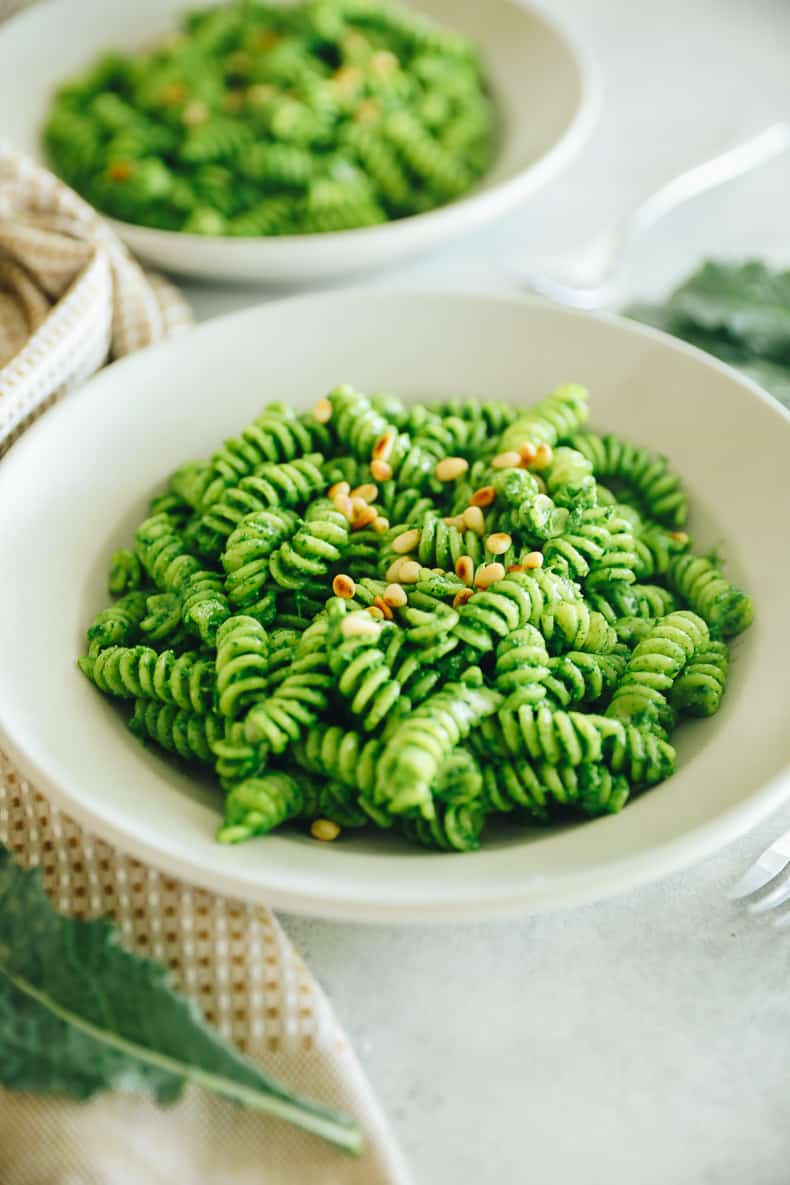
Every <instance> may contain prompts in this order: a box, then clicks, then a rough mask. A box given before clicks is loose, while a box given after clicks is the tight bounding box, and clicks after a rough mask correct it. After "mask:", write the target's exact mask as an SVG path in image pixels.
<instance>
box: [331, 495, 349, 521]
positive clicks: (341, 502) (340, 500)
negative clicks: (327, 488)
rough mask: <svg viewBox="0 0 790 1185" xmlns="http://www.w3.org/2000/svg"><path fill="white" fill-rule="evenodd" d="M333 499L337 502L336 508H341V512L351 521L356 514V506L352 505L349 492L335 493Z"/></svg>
mask: <svg viewBox="0 0 790 1185" xmlns="http://www.w3.org/2000/svg"><path fill="white" fill-rule="evenodd" d="M332 501H333V502H334V504H335V508H336V509H337V510H339V511H340V513H341V514H344V515H345V516H346V518H347V519H348V521H349V522H351V519H352V517H353V515H354V507H353V506H352V505H351V499H350V498H349V496H348V494H335V496H334V498H333V499H332Z"/></svg>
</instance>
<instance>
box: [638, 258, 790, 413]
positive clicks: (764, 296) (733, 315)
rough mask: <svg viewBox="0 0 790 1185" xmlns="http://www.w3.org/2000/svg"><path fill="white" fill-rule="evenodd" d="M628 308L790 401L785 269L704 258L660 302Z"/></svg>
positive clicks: (789, 295) (789, 281) (789, 288)
mask: <svg viewBox="0 0 790 1185" xmlns="http://www.w3.org/2000/svg"><path fill="white" fill-rule="evenodd" d="M628 312H629V315H630V316H632V317H635V318H636V319H637V320H640V321H645V322H647V323H649V324H651V325H656V326H657V327H658V328H659V329H664V330H665V331H666V332H667V333H672V334H674V335H675V336H676V337H680V338H683V340H684V341H687V342H690V343H691V344H692V345H694V346H698V347H699V348H700V349H702V350H706V351H707V352H708V353H710V354H713V355H715V356H716V357H717V358H720V359H721V360H722V361H723V362H727V363H729V365H731V366H735V367H737V368H738V369H739V370H742V371H743V373H744V374H746V375H747V376H748V377H749V378H751V379H752V380H753V381H754V382H756V383H758V384H759V385H760V386H761V387H764V388H765V389H766V390H767V391H768V392H770V394H772V395H773V396H774V397H775V398H776V399H778V400H779V401H780V402H781V403H783V404H784V405H785V406H786V407H790V272H779V271H772V270H771V269H770V268H768V267H766V266H765V264H763V263H759V262H755V261H752V262H750V263H742V264H731V263H719V262H716V261H709V262H707V263H704V264H703V265H702V267H701V268H699V270H698V271H696V272H694V273H693V275H691V276H689V278H688V279H687V280H685V281H684V282H683V283H682V284H681V285H680V287H679V288H676V289H675V291H674V292H673V293H672V295H671V296H670V297H669V299H668V300H667V302H666V304H664V305H661V306H634V307H633V308H632V309H629V310H628Z"/></svg>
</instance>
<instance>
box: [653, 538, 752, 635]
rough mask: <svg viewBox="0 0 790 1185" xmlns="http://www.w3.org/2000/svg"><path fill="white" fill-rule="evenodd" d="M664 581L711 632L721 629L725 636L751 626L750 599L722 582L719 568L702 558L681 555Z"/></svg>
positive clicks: (733, 586) (725, 582)
mask: <svg viewBox="0 0 790 1185" xmlns="http://www.w3.org/2000/svg"><path fill="white" fill-rule="evenodd" d="M667 581H668V583H669V586H670V588H671V589H672V590H673V591H674V592H676V593H677V594H678V595H679V596H681V597H683V599H684V600H685V601H687V602H688V603H689V605H691V607H692V609H694V610H695V611H696V612H697V613H699V614H700V615H701V616H702V617H704V618H705V620H706V622H707V623H708V625H709V626H710V627H711V629H715V630H720V631H721V633H722V634H724V636H725V637H730V636H731V635H732V634H740V633H741V632H742V631H743V630H745V629H746V628H747V626H749V625H751V623H752V619H753V617H754V605H753V604H752V601H751V598H750V597H747V596H746V594H745V593H743V592H741V590H740V589H739V588H736V587H735V585H733V584H730V583H729V581H728V580H725V578H724V577H723V576H722V574H721V572H720V571H719V569H718V567H717V566H716V565H715V564H714V563H713V562H712V561H711V560H709V559H706V558H705V557H704V556H701V555H683V556H679V557H678V558H677V559H675V560H673V561H672V563H671V564H670V565H669V570H668V572H667Z"/></svg>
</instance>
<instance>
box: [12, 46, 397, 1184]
mask: <svg viewBox="0 0 790 1185" xmlns="http://www.w3.org/2000/svg"><path fill="white" fill-rule="evenodd" d="M0 35H2V34H0ZM189 319H190V317H189V310H188V307H187V305H186V304H185V302H184V300H183V298H182V297H181V295H180V294H179V293H178V291H177V290H176V289H175V288H174V287H172V286H171V285H170V284H169V283H167V282H166V281H165V280H163V279H161V278H160V277H156V276H152V275H148V274H146V273H145V272H143V270H142V269H141V268H140V266H139V265H138V264H137V263H136V262H135V260H134V259H132V257H131V256H130V255H129V253H128V252H127V250H126V248H125V247H124V246H123V245H122V244H121V243H120V241H119V240H118V239H117V238H116V236H115V235H114V234H113V233H112V231H111V230H110V229H109V227H107V226H106V225H105V224H104V223H103V222H102V221H101V219H100V218H99V217H98V215H97V214H96V213H95V212H94V211H93V210H92V209H91V207H90V206H88V205H86V203H85V202H83V201H82V199H80V198H79V197H77V195H76V194H74V193H73V192H72V191H71V190H69V189H68V188H67V187H66V186H64V185H63V184H62V183H61V182H60V181H58V180H57V178H55V177H54V176H53V175H52V174H51V173H48V172H47V171H46V170H45V169H42V168H40V167H39V166H37V165H36V164H34V163H33V162H32V161H30V160H27V159H25V158H23V157H21V156H20V155H19V154H17V153H16V152H14V151H12V150H11V149H8V148H0V455H1V454H2V453H3V451H4V450H5V449H7V448H8V447H9V446H10V445H11V443H12V441H13V440H14V439H15V438H16V437H17V436H18V435H19V434H20V433H21V432H22V431H23V430H24V429H25V427H26V426H27V425H28V424H29V423H30V422H31V421H32V420H33V419H34V418H35V417H36V416H37V415H39V414H40V413H42V412H43V411H44V410H45V409H46V408H47V407H48V406H49V405H50V404H51V403H52V402H53V401H54V400H56V399H57V398H59V396H61V395H62V394H63V393H64V392H66V391H68V390H69V389H70V388H72V387H74V386H76V385H77V384H79V383H80V382H81V381H82V380H84V379H86V378H87V377H88V376H89V375H90V374H91V373H92V372H93V371H95V370H96V369H98V368H99V367H100V366H102V365H103V364H104V363H105V362H108V361H112V360H113V359H114V358H117V357H120V356H121V355H123V354H127V353H129V352H130V351H132V350H135V349H139V348H141V347H142V346H146V345H148V344H150V343H152V342H155V341H157V340H159V339H160V338H162V337H165V336H166V335H168V334H170V333H172V332H174V331H175V330H177V329H181V328H184V327H185V326H186V325H188V323H189ZM0 465H2V460H0ZM33 476H34V475H31V479H32V478H33ZM6 578H8V577H6ZM11 578H13V577H11ZM0 842H2V843H3V844H4V845H5V846H6V847H8V848H9V849H10V850H11V851H12V853H13V854H14V855H15V857H16V859H17V860H18V861H19V862H20V863H21V864H22V865H24V866H25V867H28V866H31V865H39V866H40V867H41V870H42V876H43V882H44V886H45V888H46V890H47V892H48V893H49V894H50V896H51V898H52V900H53V902H54V904H55V906H56V907H57V908H58V909H59V910H60V911H61V912H63V913H66V914H69V915H71V916H78V917H95V916H97V915H100V914H109V915H110V916H111V917H112V918H114V920H115V921H116V923H117V924H118V926H119V928H120V933H121V939H122V941H123V942H124V943H125V944H126V945H127V946H128V947H129V948H130V949H133V950H135V951H137V952H138V953H142V954H146V955H150V956H152V957H153V958H156V959H158V960H159V961H160V962H162V963H163V964H164V965H165V966H167V967H169V968H170V971H171V973H172V976H173V978H174V981H175V983H176V984H177V986H179V987H180V988H181V989H182V990H183V991H185V992H187V993H188V994H189V995H191V996H192V997H193V998H194V999H195V1000H196V1001H197V1002H198V1004H199V1005H200V1007H201V1008H202V1010H203V1012H204V1014H205V1015H206V1017H207V1019H208V1020H209V1021H210V1022H212V1023H214V1024H215V1025H216V1026H217V1028H218V1029H219V1030H220V1031H221V1032H222V1033H223V1035H225V1036H226V1037H227V1038H229V1039H230V1040H233V1041H235V1042H236V1044H237V1045H238V1046H239V1047H240V1048H241V1049H243V1050H244V1051H245V1052H246V1053H247V1054H248V1055H249V1056H250V1057H253V1058H256V1059H260V1060H261V1061H262V1063H263V1064H264V1065H265V1067H266V1069H267V1070H268V1071H269V1072H270V1073H271V1074H272V1075H273V1076H274V1077H276V1078H279V1079H280V1080H282V1081H283V1082H284V1083H285V1084H286V1085H287V1086H289V1087H290V1088H292V1089H293V1090H295V1091H297V1092H299V1093H301V1094H304V1095H307V1096H310V1097H312V1098H315V1099H318V1100H319V1101H321V1102H324V1103H327V1104H329V1105H331V1106H333V1107H335V1108H336V1109H338V1110H343V1111H347V1112H350V1113H352V1114H353V1115H354V1116H355V1117H356V1119H357V1120H358V1122H359V1124H360V1126H361V1127H362V1129H363V1133H364V1137H365V1141H366V1146H365V1151H364V1152H363V1154H362V1156H361V1157H359V1158H358V1159H353V1158H350V1157H348V1156H346V1155H344V1154H343V1153H341V1152H338V1151H337V1150H336V1149H334V1148H333V1147H330V1146H328V1145H326V1144H324V1143H322V1142H321V1141H320V1140H319V1139H318V1138H317V1137H315V1136H311V1135H308V1134H305V1133H304V1132H302V1131H298V1130H297V1129H295V1128H293V1127H290V1126H289V1125H288V1124H286V1123H284V1122H282V1121H278V1120H273V1119H270V1118H267V1117H264V1116H261V1115H260V1114H257V1113H252V1112H248V1111H244V1110H242V1109H241V1108H237V1107H234V1106H233V1105H231V1104H228V1103H226V1102H223V1101H221V1100H219V1099H217V1098H215V1097H213V1096H208V1095H205V1094H203V1093H201V1092H199V1091H195V1090H193V1091H190V1092H188V1094H187V1095H186V1097H185V1099H184V1101H183V1102H181V1103H180V1104H178V1106H176V1107H175V1108H172V1109H160V1108H158V1107H157V1106H156V1105H155V1104H153V1103H150V1102H147V1101H144V1100H140V1099H136V1098H131V1097H126V1096H123V1095H113V1096H110V1097H105V1098H99V1099H97V1100H96V1101H94V1102H91V1103H71V1102H66V1101H63V1100H57V1099H54V1098H50V1097H31V1096H19V1095H12V1094H9V1093H3V1092H0V1185H408V1182H409V1180H410V1178H409V1174H408V1170H407V1168H406V1166H405V1165H404V1163H403V1161H402V1158H401V1155H400V1152H399V1150H398V1147H397V1145H396V1143H395V1141H394V1139H393V1136H392V1134H391V1132H390V1130H389V1127H388V1125H387V1122H386V1120H385V1118H384V1116H383V1115H382V1113H381V1111H380V1108H379V1106H378V1103H377V1101H376V1099H375V1096H374V1094H373V1092H372V1090H371V1088H370V1085H369V1083H368V1082H367V1080H366V1078H365V1075H364V1073H363V1071H362V1069H361V1067H360V1065H359V1063H358V1062H357V1060H356V1057H355V1055H354V1053H353V1050H352V1049H351V1047H350V1045H349V1042H348V1040H347V1039H346V1037H345V1035H344V1033H343V1031H342V1028H341V1026H340V1024H339V1022H338V1020H337V1018H336V1016H335V1014H334V1012H333V1010H332V1008H331V1006H330V1004H329V1002H328V1000H327V998H326V996H325V995H324V994H323V992H322V991H321V989H320V987H319V986H318V984H317V983H316V981H315V979H314V978H313V976H312V975H311V974H310V972H309V970H308V969H307V968H306V967H305V965H304V963H303V962H302V960H301V959H300V957H299V955H298V954H297V953H296V951H295V950H294V948H293V946H292V945H291V943H290V942H289V940H288V938H287V936H286V935H285V933H284V932H283V930H282V928H281V927H280V925H279V923H278V922H277V920H276V919H275V918H274V917H273V916H272V914H271V913H269V912H268V911H267V910H265V909H262V908H260V907H257V906H250V905H247V904H245V903H243V902H239V901H232V900H228V899H226V898H223V897H219V896H214V895H212V894H210V893H206V892H203V891H201V890H199V889H197V888H194V887H192V886H190V885H188V884H184V883H183V882H180V881H177V880H175V879H174V878H170V877H167V876H164V875H162V874H160V873H159V872H157V871H155V870H154V869H153V868H149V867H146V866H145V865H143V864H141V863H139V862H138V861H136V860H133V859H131V858H130V857H128V856H126V855H124V854H123V853H122V852H120V851H118V850H116V849H114V848H113V847H111V846H110V845H109V844H106V843H104V842H102V841H101V840H100V839H98V838H95V837H93V836H91V835H89V834H87V833H86V832H84V831H83V830H82V829H81V828H80V827H79V826H78V825H77V824H76V823H74V822H72V821H71V820H70V819H68V818H67V817H66V816H64V815H62V814H61V813H60V812H59V811H58V810H57V808H56V807H55V806H54V805H52V804H51V803H49V802H47V800H46V799H45V798H44V796H43V795H41V794H40V793H39V792H38V791H37V789H36V788H35V787H34V786H33V785H32V784H31V783H30V782H29V781H27V780H26V779H25V777H24V776H23V775H22V773H21V771H20V770H19V769H17V768H15V766H14V764H13V763H12V762H11V761H10V759H9V758H8V757H7V756H6V755H5V754H4V753H3V752H2V751H0ZM360 973H361V969H360Z"/></svg>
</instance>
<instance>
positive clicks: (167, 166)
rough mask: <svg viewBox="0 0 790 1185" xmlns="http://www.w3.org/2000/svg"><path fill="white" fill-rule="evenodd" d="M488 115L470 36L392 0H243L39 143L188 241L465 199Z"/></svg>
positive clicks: (368, 219)
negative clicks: (273, 2)
mask: <svg viewBox="0 0 790 1185" xmlns="http://www.w3.org/2000/svg"><path fill="white" fill-rule="evenodd" d="M493 139H494V137H493V119H492V113H491V104H490V101H489V99H488V95H487V91H486V84H485V80H484V77H483V72H482V68H481V64H480V61H479V58H478V54H477V52H476V49H475V47H474V46H473V45H472V44H471V43H470V42H469V41H468V40H467V39H466V38H463V37H461V36H460V35H459V34H457V33H454V32H452V31H450V30H447V29H444V28H442V27H441V26H439V25H437V24H435V23H433V22H431V21H429V20H428V19H427V18H425V17H421V16H420V15H419V14H416V13H412V12H411V11H409V10H408V9H405V8H401V7H400V6H399V5H398V4H396V3H394V2H393V0H376V3H375V4H355V5H352V4H349V3H344V2H341V0H321V2H317V0H306V2H302V3H296V4H291V5H277V6H270V5H266V4H263V3H260V2H259V0H255V2H252V3H251V2H250V0H232V2H231V3H230V4H228V5H226V6H222V7H216V8H214V9H211V8H209V9H199V10H197V11H194V12H190V13H187V14H186V16H185V17H184V20H183V25H182V31H181V32H180V33H179V34H177V35H176V36H174V37H171V38H169V39H168V40H167V41H165V42H163V43H162V44H161V45H159V46H154V47H153V48H151V49H148V50H145V51H143V52H138V53H135V54H133V55H120V54H113V55H106V56H105V57H104V58H102V59H100V60H99V61H98V62H97V63H96V64H94V65H93V66H92V67H91V68H89V69H88V70H87V71H86V72H85V73H84V74H83V75H82V76H80V77H78V78H76V79H72V80H71V81H70V82H68V83H66V85H65V86H63V87H61V89H60V90H59V91H58V93H57V95H56V97H55V101H54V103H53V104H52V107H51V109H50V113H49V117H48V119H47V122H46V126H45V129H44V141H45V145H46V148H47V151H48V153H49V156H50V158H51V160H52V162H53V164H54V166H55V168H56V169H57V170H58V171H59V172H60V173H61V175H62V176H63V177H64V178H65V179H66V180H67V181H68V182H69V183H70V184H72V185H73V186H75V187H76V188H77V189H78V190H79V191H80V192H81V193H83V194H84V196H85V197H87V198H88V200H90V201H92V202H93V203H94V204H96V205H97V206H98V207H99V208H100V209H101V210H103V211H104V212H105V213H107V214H110V215H112V216H114V217H117V218H124V219H126V220H128V221H131V222H137V223H141V224H142V225H145V226H153V227H158V228H161V229H165V230H181V231H185V232H187V233H191V234H208V235H244V236H247V235H258V234H308V233H315V232H321V231H337V230H345V229H350V228H352V227H358V226H373V225H376V224H377V223H381V222H384V221H387V220H388V219H397V218H402V217H405V216H407V215H410V214H417V213H422V212H424V211H426V210H430V209H433V208H434V207H435V206H438V205H441V204H443V203H444V202H447V201H449V200H451V199H453V198H456V197H459V196H460V195H461V194H463V193H465V192H466V191H467V190H468V189H469V188H470V187H471V186H472V185H474V183H475V182H476V181H477V180H478V179H479V178H480V177H481V176H482V174H483V173H484V172H485V171H486V169H487V168H488V165H489V163H490V160H491V155H492V147H493Z"/></svg>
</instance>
